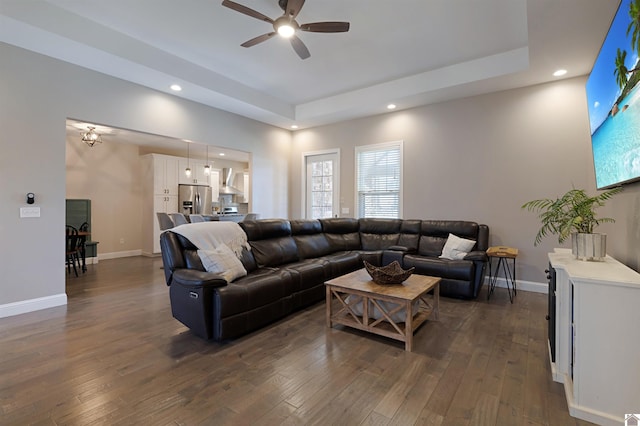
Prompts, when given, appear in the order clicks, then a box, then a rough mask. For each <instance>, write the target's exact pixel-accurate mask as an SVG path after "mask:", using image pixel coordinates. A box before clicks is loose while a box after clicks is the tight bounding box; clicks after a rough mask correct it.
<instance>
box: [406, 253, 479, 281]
mask: <svg viewBox="0 0 640 426" xmlns="http://www.w3.org/2000/svg"><path fill="white" fill-rule="evenodd" d="M403 267H404V268H405V269H408V268H411V267H415V268H416V270H415V273H416V274H420V275H430V276H434V277H440V278H450V279H454V280H466V281H468V282H472V280H473V278H474V264H473V261H471V260H448V259H440V258H437V257H424V256H419V255H412V254H408V255H406V256H405V257H404V265H403Z"/></svg>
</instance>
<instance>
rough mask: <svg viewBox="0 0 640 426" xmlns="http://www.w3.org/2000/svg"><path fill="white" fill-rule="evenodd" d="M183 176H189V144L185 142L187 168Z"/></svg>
mask: <svg viewBox="0 0 640 426" xmlns="http://www.w3.org/2000/svg"><path fill="white" fill-rule="evenodd" d="M184 174H185V175H186V176H187V177H189V176H191V167H189V142H187V168H186V169H184Z"/></svg>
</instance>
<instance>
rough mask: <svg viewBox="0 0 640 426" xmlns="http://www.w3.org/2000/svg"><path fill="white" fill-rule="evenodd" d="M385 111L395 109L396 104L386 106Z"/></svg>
mask: <svg viewBox="0 0 640 426" xmlns="http://www.w3.org/2000/svg"><path fill="white" fill-rule="evenodd" d="M387 109H396V104H389V105H387Z"/></svg>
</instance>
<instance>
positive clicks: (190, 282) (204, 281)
mask: <svg viewBox="0 0 640 426" xmlns="http://www.w3.org/2000/svg"><path fill="white" fill-rule="evenodd" d="M172 283H176V284H180V285H183V286H187V287H224V286H226V285H227V281H226V280H225V279H224V278H222V277H221V276H220V275H219V274H214V273H213V272H204V271H198V270H195V269H176V270H175V271H174V272H173V277H172Z"/></svg>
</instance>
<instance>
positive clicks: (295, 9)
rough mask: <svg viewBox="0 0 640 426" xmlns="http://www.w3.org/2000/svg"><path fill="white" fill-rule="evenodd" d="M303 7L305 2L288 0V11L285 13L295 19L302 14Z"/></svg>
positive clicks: (302, 0)
mask: <svg viewBox="0 0 640 426" xmlns="http://www.w3.org/2000/svg"><path fill="white" fill-rule="evenodd" d="M302 6H304V0H288V1H287V10H286V11H285V13H286V14H287V15H289V16H291V17H292V18H295V17H296V16H298V13H300V9H302Z"/></svg>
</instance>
